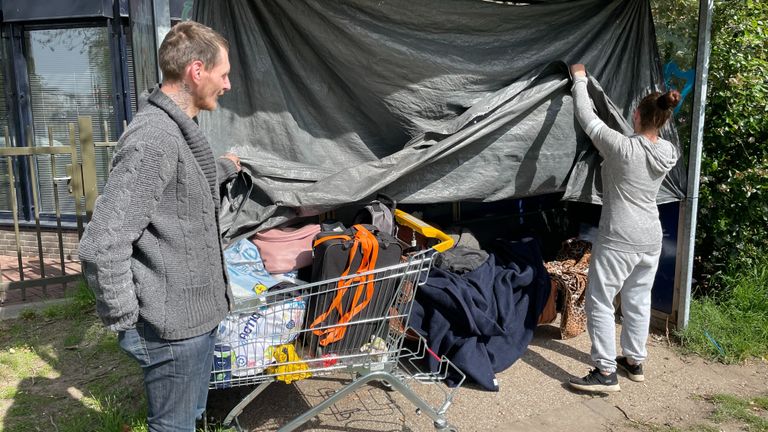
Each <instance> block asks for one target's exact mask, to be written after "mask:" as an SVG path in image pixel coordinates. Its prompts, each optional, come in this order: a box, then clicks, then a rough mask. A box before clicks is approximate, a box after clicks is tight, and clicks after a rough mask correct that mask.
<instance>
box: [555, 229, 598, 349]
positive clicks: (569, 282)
mask: <svg viewBox="0 0 768 432" xmlns="http://www.w3.org/2000/svg"><path fill="white" fill-rule="evenodd" d="M591 251H592V244H591V243H590V242H588V241H584V240H577V239H569V240H566V241H564V242H563V246H562V248H561V249H560V252H558V254H557V257H556V260H555V261H550V262H548V263H545V267H546V268H547V271H548V272H549V275H550V277H551V278H552V280H553V281H554V282H555V284H556V285H557V286H558V292H559V293H560V294H561V296H562V298H563V311H562V316H561V318H560V337H561V338H562V339H569V338H572V337H575V336H578V335H579V334H581V333H583V332H584V331H585V330H586V329H587V315H586V312H585V310H584V304H585V300H586V292H587V272H588V271H589V260H590V258H591V256H592V254H591Z"/></svg>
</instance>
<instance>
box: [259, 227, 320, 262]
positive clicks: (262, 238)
mask: <svg viewBox="0 0 768 432" xmlns="http://www.w3.org/2000/svg"><path fill="white" fill-rule="evenodd" d="M319 232H320V225H318V224H310V225H305V226H303V227H301V228H272V229H268V230H266V231H262V232H259V233H256V234H254V236H253V237H251V241H252V242H253V243H255V244H256V247H258V248H259V253H260V254H261V259H262V260H263V261H264V267H266V269H267V271H268V272H270V273H287V272H290V271H293V270H296V269H300V268H302V267H306V266H308V265H310V264H312V241H313V240H314V239H315V235H317V233H319Z"/></svg>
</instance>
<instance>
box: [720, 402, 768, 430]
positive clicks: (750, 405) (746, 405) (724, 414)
mask: <svg viewBox="0 0 768 432" xmlns="http://www.w3.org/2000/svg"><path fill="white" fill-rule="evenodd" d="M766 399H768V398H766V397H758V398H754V399H743V398H739V397H736V396H733V395H726V394H719V395H715V396H713V397H712V398H711V402H712V403H713V404H714V405H715V412H714V413H713V414H712V420H714V421H715V422H717V423H725V422H729V421H737V422H739V423H740V424H743V425H744V428H743V430H746V431H753V432H765V431H768V419H766V418H764V417H761V416H759V415H757V412H761V411H762V414H763V415H765V411H766V409H767V405H768V404H766Z"/></svg>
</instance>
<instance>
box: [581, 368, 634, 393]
mask: <svg viewBox="0 0 768 432" xmlns="http://www.w3.org/2000/svg"><path fill="white" fill-rule="evenodd" d="M568 384H570V385H571V387H573V388H575V389H576V390H582V391H588V392H617V391H620V390H621V387H619V378H618V377H617V376H616V372H613V373H611V374H610V375H603V374H602V373H601V372H600V369H597V368H595V369H592V370H591V371H589V373H588V374H587V376H585V377H584V378H571V379H570V380H569V381H568Z"/></svg>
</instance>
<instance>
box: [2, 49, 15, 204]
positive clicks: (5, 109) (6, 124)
mask: <svg viewBox="0 0 768 432" xmlns="http://www.w3.org/2000/svg"><path fill="white" fill-rule="evenodd" d="M6 54H7V53H6V52H5V44H0V147H6V146H8V147H10V146H11V143H10V142H6V141H5V131H6V130H7V131H8V135H9V137H10V136H12V134H13V129H12V128H11V118H10V117H9V111H10V107H9V105H8V104H9V102H10V101H9V97H8V93H9V92H8V87H6V86H7V85H8V81H7V80H6V77H5V74H6V67H7V65H8V62H7V61H6V59H7V58H8V57H7V55H6ZM9 188H10V182H9V181H8V164H7V163H6V159H5V158H0V211H11V191H10V189H9Z"/></svg>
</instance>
